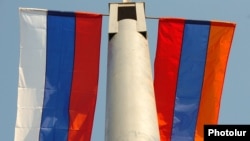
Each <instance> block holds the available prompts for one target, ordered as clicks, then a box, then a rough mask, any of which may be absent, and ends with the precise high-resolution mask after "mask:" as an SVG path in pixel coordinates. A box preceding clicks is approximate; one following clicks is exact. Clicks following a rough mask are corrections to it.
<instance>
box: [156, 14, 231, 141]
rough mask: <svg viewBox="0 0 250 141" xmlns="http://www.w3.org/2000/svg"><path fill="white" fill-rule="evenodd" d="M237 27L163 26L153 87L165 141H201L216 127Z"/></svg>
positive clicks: (166, 22)
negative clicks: (206, 130) (208, 127)
mask: <svg viewBox="0 0 250 141" xmlns="http://www.w3.org/2000/svg"><path fill="white" fill-rule="evenodd" d="M235 26H236V25H235V24H234V23H225V22H216V21H195V20H184V19H175V18H162V19H160V20H159V27H158V43H157V51H156V58H155V68H154V77H155V80H154V87H155V95H156V104H157V113H158V121H159V129H160V135H161V141H194V140H195V141H203V125H204V124H217V122H218V115H219V109H220V101H221V95H222V90H223V83H224V78H225V72H226V67H227V62H228V57H229V53H230V48H231V43H232V40H233V35H234V30H235Z"/></svg>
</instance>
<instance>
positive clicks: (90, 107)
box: [68, 13, 102, 141]
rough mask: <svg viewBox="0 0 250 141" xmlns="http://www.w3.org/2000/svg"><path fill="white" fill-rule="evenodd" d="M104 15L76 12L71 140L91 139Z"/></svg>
mask: <svg viewBox="0 0 250 141" xmlns="http://www.w3.org/2000/svg"><path fill="white" fill-rule="evenodd" d="M101 25H102V15H97V14H84V13H76V37H75V38H76V39H75V62H74V71H73V82H72V90H71V97H70V107H69V114H70V125H69V136H68V140H69V141H90V138H91V133H92V127H93V120H94V113H95V105H96V98H97V88H98V87H97V86H98V76H99V59H100V42H101Z"/></svg>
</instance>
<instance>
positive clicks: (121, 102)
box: [105, 0, 160, 141]
mask: <svg viewBox="0 0 250 141" xmlns="http://www.w3.org/2000/svg"><path fill="white" fill-rule="evenodd" d="M109 7H110V14H109V47H108V64H107V96H106V128H105V130H106V131H105V140H106V141H123V140H129V141H160V137H159V129H158V121H157V113H156V104H155V97H154V87H153V77H152V71H151V64H150V56H149V48H148V40H147V29H146V22H145V13H144V3H142V2H140V3H139V2H138V3H135V2H130V1H129V0H123V3H111V4H110V6H109Z"/></svg>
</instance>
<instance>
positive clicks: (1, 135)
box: [0, 0, 250, 141]
mask: <svg viewBox="0 0 250 141" xmlns="http://www.w3.org/2000/svg"><path fill="white" fill-rule="evenodd" d="M113 2H122V0H109V1H108V0H99V1H98V0H0V141H13V140H14V129H15V122H16V112H17V84H18V65H19V38H20V37H19V30H20V29H19V13H18V8H19V7H27V8H43V9H49V10H59V11H83V12H95V13H102V14H108V11H109V6H108V5H109V3H113ZM133 2H145V12H146V16H148V17H178V18H185V19H194V20H219V21H227V22H234V23H236V30H235V34H234V39H233V43H232V48H231V52H230V56H229V60H228V65H227V72H226V77H225V82H224V89H223V94H222V99H221V105H220V116H219V124H250V92H249V88H250V42H249V41H250V36H249V33H250V10H249V6H250V1H249V0H241V1H236V0H219V1H218V0H207V1H205V0H188V1H185V0H172V1H170V0H154V1H153V0H151V1H149V0H145V1H135V0H134V1H133ZM146 25H147V30H148V42H149V48H150V57H151V58H150V59H151V65H152V67H153V63H154V57H155V56H154V55H155V49H156V41H157V28H158V27H157V26H158V20H157V19H147V20H146ZM107 35H108V16H104V17H103V25H102V41H101V58H100V59H101V60H100V75H99V76H100V78H99V88H98V98H97V105H96V113H95V120H94V127H93V133H92V141H104V136H105V134H104V133H105V103H106V99H105V95H106V70H107V67H106V66H107V47H108V42H107V41H108V38H107Z"/></svg>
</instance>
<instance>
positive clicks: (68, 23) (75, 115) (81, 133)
mask: <svg viewBox="0 0 250 141" xmlns="http://www.w3.org/2000/svg"><path fill="white" fill-rule="evenodd" d="M19 13H20V63H19V82H18V108H17V119H16V128H15V141H38V140H39V141H89V140H90V138H91V132H92V126H93V119H94V111H95V105H96V98H97V87H98V75H99V58H100V41H101V26H102V15H100V14H90V13H80V12H60V11H48V10H44V9H25V8H20V10H19Z"/></svg>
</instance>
